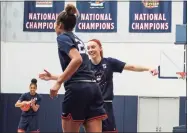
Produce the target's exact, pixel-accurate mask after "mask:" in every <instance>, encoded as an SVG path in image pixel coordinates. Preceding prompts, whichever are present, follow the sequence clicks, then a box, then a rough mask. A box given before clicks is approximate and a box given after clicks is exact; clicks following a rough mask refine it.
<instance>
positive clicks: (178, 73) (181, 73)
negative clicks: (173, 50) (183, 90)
mask: <svg viewBox="0 0 188 133" xmlns="http://www.w3.org/2000/svg"><path fill="white" fill-rule="evenodd" d="M176 74H177V75H179V76H178V79H183V80H184V79H185V78H186V77H187V73H186V72H176Z"/></svg>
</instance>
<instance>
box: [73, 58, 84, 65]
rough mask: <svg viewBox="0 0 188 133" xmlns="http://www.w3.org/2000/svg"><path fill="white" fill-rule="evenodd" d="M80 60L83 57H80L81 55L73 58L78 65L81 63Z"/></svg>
mask: <svg viewBox="0 0 188 133" xmlns="http://www.w3.org/2000/svg"><path fill="white" fill-rule="evenodd" d="M82 62H83V59H82V57H81V56H80V57H78V58H76V59H75V63H76V64H77V65H78V66H80V65H81V64H82Z"/></svg>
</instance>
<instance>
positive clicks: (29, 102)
mask: <svg viewBox="0 0 188 133" xmlns="http://www.w3.org/2000/svg"><path fill="white" fill-rule="evenodd" d="M26 104H31V101H23V102H22V105H21V106H24V105H26Z"/></svg>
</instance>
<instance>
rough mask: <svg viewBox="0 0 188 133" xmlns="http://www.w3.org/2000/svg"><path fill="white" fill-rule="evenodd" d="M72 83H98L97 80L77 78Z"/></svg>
mask: <svg viewBox="0 0 188 133" xmlns="http://www.w3.org/2000/svg"><path fill="white" fill-rule="evenodd" d="M71 82H72V83H74V82H88V83H96V80H75V81H71Z"/></svg>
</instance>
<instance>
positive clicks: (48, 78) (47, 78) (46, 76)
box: [39, 69, 52, 81]
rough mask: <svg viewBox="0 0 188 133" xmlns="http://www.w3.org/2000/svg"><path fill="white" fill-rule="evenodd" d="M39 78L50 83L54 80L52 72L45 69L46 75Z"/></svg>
mask: <svg viewBox="0 0 188 133" xmlns="http://www.w3.org/2000/svg"><path fill="white" fill-rule="evenodd" d="M39 78H40V79H42V80H46V81H48V80H51V79H52V75H51V73H50V72H48V71H47V70H45V69H44V73H41V74H39Z"/></svg>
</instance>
